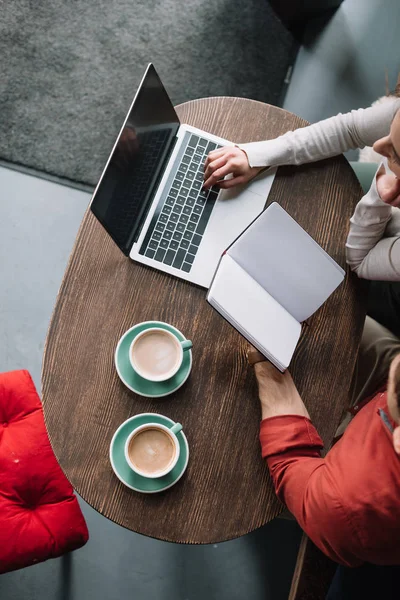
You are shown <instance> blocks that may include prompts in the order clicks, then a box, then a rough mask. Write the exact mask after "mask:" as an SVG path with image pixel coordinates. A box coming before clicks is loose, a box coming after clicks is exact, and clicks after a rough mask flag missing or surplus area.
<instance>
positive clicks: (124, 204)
mask: <svg viewBox="0 0 400 600" xmlns="http://www.w3.org/2000/svg"><path fill="white" fill-rule="evenodd" d="M179 125H180V123H179V119H178V115H177V114H176V112H175V110H174V107H173V105H172V103H171V100H170V99H169V97H168V94H167V92H166V91H165V88H164V86H163V84H162V83H161V80H160V78H159V77H158V75H157V73H156V70H155V69H154V67H153V65H149V67H148V69H147V71H146V74H145V76H144V78H143V80H142V83H141V85H140V87H139V90H138V92H137V94H136V96H135V99H134V101H133V103H132V106H131V108H130V111H129V114H128V116H127V119H126V121H125V123H124V126H123V127H122V130H121V132H120V134H119V136H118V139H117V142H116V144H115V146H114V148H113V151H112V153H111V156H110V158H109V160H108V163H107V166H106V168H105V170H104V172H103V175H102V178H101V180H100V183H99V184H98V187H97V189H96V191H95V193H94V196H93V199H92V204H91V210H92V212H93V213H94V215H95V216H96V217H97V219H98V220H99V221H100V223H101V224H102V225H103V227H104V228H105V229H106V231H107V232H108V233H109V235H110V236H111V237H112V238H113V240H114V241H115V242H116V244H117V245H118V246H119V247H120V249H121V250H122V251H123V252H124V254H126V255H129V252H130V250H131V248H132V246H133V243H134V241H135V240H136V239H137V237H138V235H139V233H140V228H141V225H142V223H143V221H144V219H145V217H146V214H147V212H148V209H149V207H150V205H151V201H152V198H153V197H154V194H155V192H156V190H157V184H158V183H159V181H160V179H161V176H162V173H163V170H164V168H165V165H166V163H167V160H168V157H169V155H170V152H171V150H172V148H173V145H174V141H175V136H176V133H177V131H178V129H179Z"/></svg>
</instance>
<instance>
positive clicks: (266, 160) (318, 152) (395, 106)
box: [204, 97, 400, 188]
mask: <svg viewBox="0 0 400 600" xmlns="http://www.w3.org/2000/svg"><path fill="white" fill-rule="evenodd" d="M399 109H400V98H395V97H389V98H388V99H387V100H386V101H385V102H383V103H381V104H378V105H376V106H371V107H370V108H366V109H363V108H360V109H359V110H353V111H351V112H349V113H346V114H338V115H337V116H336V117H331V118H330V119H326V120H324V121H319V123H315V124H314V125H309V126H308V127H302V128H300V129H296V130H295V131H289V132H288V133H285V134H284V135H281V136H280V137H278V138H275V139H272V140H267V141H263V142H252V143H250V144H238V145H237V146H225V147H223V148H220V149H219V150H214V151H213V152H210V154H209V155H208V157H207V159H206V162H205V167H204V171H205V173H204V182H205V183H204V187H206V188H210V187H211V186H213V185H215V184H216V183H218V185H219V186H220V187H221V188H231V187H233V186H235V185H238V184H241V183H246V182H247V181H250V179H252V178H253V177H255V175H256V174H257V173H258V172H259V171H260V169H262V168H265V167H275V166H280V165H300V164H302V163H309V162H313V161H316V160H321V159H323V158H328V157H330V156H335V155H337V154H341V153H342V152H345V151H346V150H349V149H352V148H363V147H364V146H372V144H373V143H374V142H375V141H376V140H378V139H379V138H381V137H384V136H386V135H387V134H388V133H389V130H390V124H391V122H392V119H393V117H394V115H395V114H396V112H397V110H399ZM227 175H231V176H232V178H231V179H226V180H224V181H222V180H223V179H224V177H226V176H227Z"/></svg>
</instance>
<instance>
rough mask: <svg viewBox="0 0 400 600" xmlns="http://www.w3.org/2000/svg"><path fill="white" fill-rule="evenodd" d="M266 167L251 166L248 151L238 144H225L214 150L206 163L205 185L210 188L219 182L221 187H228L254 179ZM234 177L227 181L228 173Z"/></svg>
mask: <svg viewBox="0 0 400 600" xmlns="http://www.w3.org/2000/svg"><path fill="white" fill-rule="evenodd" d="M263 168H264V167H250V165H249V161H248V158H247V154H246V152H244V150H241V149H240V148H237V147H236V146H225V147H224V148H219V150H213V152H210V154H209V155H208V156H207V159H206V162H205V164H204V187H205V188H210V187H212V186H213V185H215V184H216V183H218V185H219V187H220V188H223V189H228V188H231V187H233V186H235V185H239V184H240V183H247V182H248V181H250V179H253V177H255V176H256V175H257V174H258V173H259V172H260V171H262V169H263ZM230 174H232V175H233V177H232V179H227V180H225V181H221V180H223V178H224V177H225V176H226V175H230Z"/></svg>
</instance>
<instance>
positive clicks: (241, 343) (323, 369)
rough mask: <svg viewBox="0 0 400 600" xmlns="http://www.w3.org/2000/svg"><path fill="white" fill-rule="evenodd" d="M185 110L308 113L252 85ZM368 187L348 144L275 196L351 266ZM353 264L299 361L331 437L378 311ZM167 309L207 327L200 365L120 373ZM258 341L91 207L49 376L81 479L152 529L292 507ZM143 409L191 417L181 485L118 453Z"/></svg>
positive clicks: (244, 528) (237, 134)
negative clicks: (279, 474) (175, 376)
mask: <svg viewBox="0 0 400 600" xmlns="http://www.w3.org/2000/svg"><path fill="white" fill-rule="evenodd" d="M177 112H178V114H179V117H180V119H181V122H182V123H189V124H191V125H194V126H197V127H200V128H202V129H205V130H206V131H210V132H212V133H214V134H216V135H219V136H222V137H224V138H227V139H231V140H233V141H235V142H248V141H256V140H262V139H268V138H273V137H276V136H278V135H280V134H282V133H284V132H285V131H288V130H290V129H295V128H297V127H299V126H304V125H306V122H305V121H304V120H302V119H300V118H298V117H297V116H295V115H293V114H291V113H288V112H286V111H284V110H281V109H279V108H276V107H274V106H269V105H267V104H263V103H261V102H255V101H252V100H245V99H240V98H206V99H202V100H196V101H193V102H187V103H185V104H183V105H180V106H178V108H177ZM360 196H361V189H360V186H359V184H358V182H357V180H356V177H355V176H354V174H353V171H352V169H351V168H350V167H349V165H348V163H347V162H346V160H345V159H344V158H343V157H337V158H334V159H329V160H326V161H321V162H319V163H315V164H313V165H306V166H302V167H283V168H280V169H279V170H278V173H277V175H276V178H275V181H274V183H273V186H272V190H271V192H270V195H269V197H268V204H269V203H270V202H272V201H276V202H279V204H280V205H281V206H283V207H284V208H285V209H286V210H287V211H288V212H289V213H290V215H292V216H293V217H294V218H295V219H296V220H297V221H298V222H299V223H300V225H302V226H303V227H304V228H305V229H306V231H308V232H309V233H310V234H311V235H312V236H313V237H314V239H315V240H316V241H317V242H318V243H319V244H320V245H321V246H322V247H323V248H324V249H325V250H327V252H329V254H330V255H331V256H332V257H333V258H334V259H335V260H336V261H337V262H338V263H339V264H340V265H341V266H343V267H345V239H346V233H347V227H348V222H349V218H350V216H351V214H352V211H353V208H354V206H355V204H356V202H357V201H358V199H359V198H360ZM362 296H363V294H362V289H361V287H360V282H359V281H358V280H357V278H356V277H355V276H353V275H349V274H348V276H347V277H346V279H345V282H344V283H343V284H342V285H341V286H339V288H338V289H337V290H336V292H335V293H334V294H333V295H332V296H331V297H330V298H329V300H328V301H327V302H326V303H325V304H324V305H323V307H322V308H321V309H320V310H319V311H318V312H317V313H316V314H315V315H314V316H313V317H312V318H311V320H310V323H309V326H308V327H307V326H306V327H305V332H304V333H303V335H302V337H301V340H300V343H299V345H298V348H297V351H296V354H295V356H294V359H293V361H292V363H291V366H290V371H291V373H292V375H293V377H294V380H295V382H296V384H297V386H298V389H299V391H300V394H301V395H302V397H303V399H304V401H305V403H306V404H307V407H308V409H309V412H310V414H311V417H312V420H313V422H314V424H315V425H316V427H317V429H318V431H319V433H320V434H321V436H322V438H323V439H324V442H325V444H326V446H327V447H329V445H330V443H331V441H332V438H333V435H334V432H335V429H336V427H337V425H338V423H339V421H340V418H341V415H342V412H343V409H344V408H345V406H346V403H347V393H348V388H349V384H350V380H351V375H352V371H353V367H354V362H355V357H356V353H357V348H358V344H359V339H360V335H361V330H362V323H363V320H364V314H365V310H364V305H363V301H362ZM148 320H161V321H167V322H169V323H171V324H172V325H174V326H176V327H177V328H178V329H180V330H181V331H182V332H183V333H184V334H185V335H186V337H188V338H190V339H192V340H193V343H194V349H193V369H192V373H191V375H190V377H189V379H188V381H187V382H186V383H185V385H184V386H183V387H182V388H181V389H179V390H178V391H177V392H176V393H174V394H172V395H171V396H168V397H166V398H161V399H158V400H152V399H148V398H145V397H142V396H138V395H136V394H135V393H133V392H131V391H130V390H128V389H127V388H126V387H125V386H124V384H123V383H122V382H121V381H120V379H119V377H118V375H117V372H116V369H115V366H114V351H115V348H116V345H117V342H118V340H119V339H120V337H121V335H122V334H123V333H124V332H125V331H126V330H127V329H129V328H130V327H131V326H132V325H134V324H135V323H139V322H141V321H148ZM246 347H247V342H246V340H244V339H243V338H242V337H241V336H240V335H239V334H238V333H237V332H236V331H235V330H234V329H233V328H232V327H231V326H230V325H228V324H227V323H226V322H225V321H224V320H223V319H222V318H221V317H220V316H219V314H218V313H217V312H216V311H214V310H213V309H212V308H211V307H210V306H209V305H208V304H207V302H206V301H205V290H204V289H200V288H198V287H196V286H194V285H191V284H189V283H186V282H184V281H182V280H179V279H175V278H173V277H170V276H168V275H165V274H163V273H161V272H159V271H156V270H152V269H150V268H147V267H145V266H142V265H140V264H136V263H134V262H133V261H131V260H130V259H128V258H126V257H125V256H124V255H123V254H122V253H121V252H120V250H119V249H118V248H117V247H116V246H115V245H114V243H113V242H112V240H111V239H110V238H109V237H108V235H107V234H106V233H105V231H104V230H103V228H102V227H101V226H100V224H99V223H98V222H97V221H96V219H95V218H94V216H93V215H92V214H91V212H90V211H88V212H87V213H86V215H85V217H84V219H83V222H82V225H81V228H80V230H79V233H78V236H77V239H76V242H75V246H74V248H73V251H72V254H71V257H70V261H69V264H68V267H67V270H66V272H65V276H64V279H63V282H62V285H61V288H60V292H59V295H58V298H57V302H56V306H55V309H54V313H53V316H52V320H51V324H50V328H49V331H48V335H47V341H46V347H45V353H44V360H43V372H42V384H43V389H42V392H43V403H44V413H45V420H46V425H47V429H48V432H49V436H50V440H51V443H52V446H53V449H54V452H55V454H56V456H57V459H58V461H59V463H60V465H61V467H62V469H63V470H64V472H65V474H66V475H67V477H68V479H69V480H70V482H71V483H72V485H73V486H74V488H75V489H76V490H77V492H78V493H79V494H80V495H81V496H82V497H83V498H84V499H85V500H86V501H87V502H88V503H89V504H90V505H91V506H93V508H95V509H96V510H98V511H99V512H100V513H101V514H103V515H104V516H106V517H107V518H109V519H112V520H113V521H115V522H116V523H119V524H120V525H123V526H124V527H127V528H129V529H131V530H133V531H136V532H138V533H141V534H144V535H148V536H151V537H154V538H159V539H162V540H168V541H173V542H182V543H199V544H206V543H216V542H220V541H223V540H229V539H231V538H235V537H238V536H241V535H243V534H245V533H248V532H250V531H252V530H254V529H256V528H257V527H260V526H261V525H264V524H265V523H267V522H268V521H270V520H271V519H273V518H274V517H276V516H277V515H278V514H279V513H280V512H281V511H282V508H283V507H282V505H281V504H280V502H279V501H278V500H277V499H276V496H275V494H274V490H273V487H272V485H271V481H270V478H269V474H268V470H267V467H266V465H265V464H264V461H263V460H262V458H261V454H260V444H259V440H258V433H259V423H260V414H261V413H260V408H259V401H258V397H257V387H256V381H255V377H254V373H253V370H252V368H250V367H249V366H248V365H247V362H246V357H245V350H246ZM143 412H157V413H162V414H164V415H166V416H167V417H170V418H171V419H173V420H175V421H180V422H181V423H182V424H183V426H184V431H185V433H186V436H187V438H188V442H189V446H190V460H189V465H188V468H187V471H186V473H185V474H184V476H183V477H182V478H181V479H180V481H179V482H178V483H177V484H176V485H175V486H174V487H172V488H170V489H169V490H167V491H165V492H162V493H160V494H153V495H142V494H140V493H137V492H134V491H132V490H130V489H128V488H127V487H125V486H124V485H123V484H122V483H121V482H120V481H119V480H118V478H117V477H116V475H115V474H114V472H113V470H112V468H111V464H110V461H109V445H110V441H111V438H112V436H113V434H114V432H115V431H116V429H117V428H118V427H119V425H120V424H121V423H122V422H123V421H124V420H126V419H128V418H129V417H131V416H133V415H135V414H137V413H143Z"/></svg>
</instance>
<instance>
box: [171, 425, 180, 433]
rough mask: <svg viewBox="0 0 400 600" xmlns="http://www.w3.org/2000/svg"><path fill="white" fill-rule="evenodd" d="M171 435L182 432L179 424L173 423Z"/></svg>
mask: <svg viewBox="0 0 400 600" xmlns="http://www.w3.org/2000/svg"><path fill="white" fill-rule="evenodd" d="M170 429H171V431H172V433H175V434H177V433H179V432H180V431H181V430H182V425H181V424H180V423H175V425H173V426H172V427H171V428H170Z"/></svg>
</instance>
